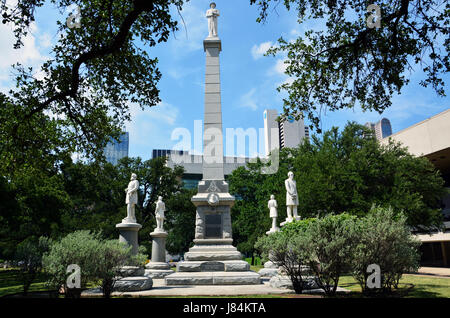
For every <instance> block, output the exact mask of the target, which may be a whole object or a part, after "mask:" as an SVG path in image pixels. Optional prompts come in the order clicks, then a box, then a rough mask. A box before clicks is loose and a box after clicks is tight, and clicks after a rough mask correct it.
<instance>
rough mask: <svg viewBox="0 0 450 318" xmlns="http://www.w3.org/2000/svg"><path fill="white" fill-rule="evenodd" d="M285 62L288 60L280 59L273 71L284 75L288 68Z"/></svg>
mask: <svg viewBox="0 0 450 318" xmlns="http://www.w3.org/2000/svg"><path fill="white" fill-rule="evenodd" d="M285 62H286V60H283V59H278V60H277V61H276V63H275V66H274V67H273V69H272V71H273V72H275V74H278V75H284V72H286V68H287V64H286V63H285Z"/></svg>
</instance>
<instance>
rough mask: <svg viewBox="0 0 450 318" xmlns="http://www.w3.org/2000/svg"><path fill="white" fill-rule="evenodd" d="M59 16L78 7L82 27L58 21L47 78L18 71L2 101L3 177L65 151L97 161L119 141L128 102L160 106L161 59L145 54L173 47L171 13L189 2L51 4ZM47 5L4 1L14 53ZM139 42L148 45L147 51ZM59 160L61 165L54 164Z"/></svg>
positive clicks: (63, 0) (40, 0)
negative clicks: (111, 140) (113, 141)
mask: <svg viewBox="0 0 450 318" xmlns="http://www.w3.org/2000/svg"><path fill="white" fill-rule="evenodd" d="M49 2H51V3H52V4H54V5H55V6H56V7H57V8H58V9H59V10H61V12H63V11H64V10H66V9H67V8H68V7H69V6H71V5H77V6H78V7H79V8H80V12H81V20H80V21H79V22H80V27H73V26H71V25H70V24H69V23H66V21H64V20H65V17H64V19H62V21H61V20H58V21H57V25H58V28H59V36H58V41H57V44H56V45H54V47H53V49H52V54H53V56H52V58H51V59H49V60H48V61H46V62H45V63H43V65H42V67H41V69H40V70H39V71H41V72H42V73H43V74H45V76H44V77H43V78H42V79H38V78H36V77H34V76H33V73H34V72H35V70H33V69H31V68H30V69H25V68H24V67H23V66H21V65H18V64H17V65H16V66H15V71H16V72H17V77H16V84H17V85H16V86H17V89H16V90H11V91H10V92H9V93H8V96H6V95H5V94H1V95H0V117H1V119H2V120H1V121H0V132H1V134H0V136H1V137H0V138H1V142H0V144H1V145H2V147H1V149H0V151H1V152H0V162H1V167H0V168H1V172H2V174H3V173H8V171H11V170H12V169H13V168H17V167H21V166H23V165H24V164H35V163H36V164H38V163H39V162H47V161H50V162H51V163H52V164H58V162H57V159H58V158H59V155H60V154H61V153H67V152H69V153H72V152H78V153H81V154H84V155H86V156H87V157H96V158H99V157H101V156H102V154H101V153H102V151H101V150H102V149H103V146H104V145H105V144H106V142H107V141H108V140H109V137H111V136H114V137H118V135H119V132H120V128H121V126H122V124H123V123H124V121H125V120H128V119H129V103H130V102H132V103H137V104H139V105H140V106H141V107H145V106H154V105H157V104H158V103H159V101H160V99H159V97H158V93H159V91H158V88H157V82H158V81H159V79H160V77H161V74H160V72H159V71H158V69H157V61H158V60H157V58H150V56H149V54H148V52H147V50H146V48H149V47H150V48H151V47H153V46H155V45H156V44H157V43H160V42H165V41H167V39H168V37H169V35H170V32H171V31H174V30H176V29H177V22H176V21H175V20H174V19H173V18H172V16H171V14H170V12H171V11H170V8H171V7H173V8H175V9H177V10H178V11H179V10H181V9H182V5H183V2H184V1H183V0H170V1H166V0H151V1H149V0H132V1H121V0H107V1H89V0H74V1H68V0H54V1H53V0H52V1H49ZM45 3H46V2H45V1H44V0H32V1H28V0H26V1H25V0H19V1H17V2H16V3H15V4H14V5H10V3H9V2H7V1H2V2H1V4H0V10H1V15H2V22H3V23H4V24H5V23H8V24H11V25H12V26H13V29H14V35H15V37H16V40H17V41H16V43H15V45H14V47H15V48H19V47H21V46H22V45H23V43H22V39H23V37H24V36H26V35H27V33H28V32H29V28H30V26H31V25H32V23H33V22H34V21H35V13H36V11H37V10H39V8H40V7H42V6H43V5H44V4H45ZM137 44H143V45H142V46H140V45H137ZM55 160H56V162H55Z"/></svg>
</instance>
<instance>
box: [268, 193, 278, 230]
mask: <svg viewBox="0 0 450 318" xmlns="http://www.w3.org/2000/svg"><path fill="white" fill-rule="evenodd" d="M267 207H268V208H269V211H270V212H269V213H270V214H269V216H270V217H271V218H272V228H271V229H270V230H269V231H268V232H266V234H270V233H273V232H278V231H279V230H280V229H279V228H278V227H277V217H278V211H277V208H278V204H277V200H275V196H274V195H273V194H272V195H271V196H270V200H269V202H268V203H267Z"/></svg>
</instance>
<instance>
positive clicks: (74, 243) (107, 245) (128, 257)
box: [43, 231, 147, 297]
mask: <svg viewBox="0 0 450 318" xmlns="http://www.w3.org/2000/svg"><path fill="white" fill-rule="evenodd" d="M142 252H143V249H140V251H139V253H138V254H137V255H132V253H131V247H130V246H127V245H126V244H125V243H121V242H119V241H118V240H104V239H103V238H102V237H101V236H100V233H94V232H90V231H76V232H73V233H70V234H68V235H67V236H65V237H64V238H62V239H61V240H60V241H59V242H55V243H54V244H53V245H52V246H51V249H50V251H49V253H48V254H46V255H45V256H44V258H43V264H44V269H45V271H46V272H47V273H48V274H49V276H50V281H49V283H50V285H51V286H52V287H54V288H55V289H57V290H59V288H60V287H61V286H64V290H66V291H68V288H67V285H66V280H67V277H68V274H67V267H68V266H69V265H71V264H76V265H78V266H80V269H81V289H83V288H86V284H87V283H89V282H92V281H100V284H101V286H102V290H103V294H104V296H105V297H109V296H110V294H111V292H112V289H113V286H114V282H115V281H116V279H118V278H120V276H121V270H120V269H121V268H122V267H123V266H125V265H131V266H143V264H144V261H145V259H146V258H147V256H146V255H144V254H142ZM67 295H68V294H67V293H66V296H67Z"/></svg>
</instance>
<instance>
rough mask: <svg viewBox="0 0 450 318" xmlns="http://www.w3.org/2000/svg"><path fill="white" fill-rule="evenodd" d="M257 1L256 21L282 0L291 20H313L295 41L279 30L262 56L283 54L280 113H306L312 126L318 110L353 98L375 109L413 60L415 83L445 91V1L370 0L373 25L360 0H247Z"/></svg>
mask: <svg viewBox="0 0 450 318" xmlns="http://www.w3.org/2000/svg"><path fill="white" fill-rule="evenodd" d="M250 3H251V4H257V5H258V6H259V8H260V17H259V18H258V19H257V21H258V22H261V21H265V20H266V18H267V16H268V14H269V12H271V11H272V10H271V7H275V6H276V5H278V4H280V3H283V4H284V6H285V7H286V8H287V9H288V10H293V11H294V10H295V11H296V16H297V18H298V23H299V24H302V23H305V22H306V21H309V22H315V21H320V22H323V23H324V25H325V28H324V29H321V30H317V31H315V30H306V31H305V32H304V34H302V35H300V36H299V37H298V38H297V39H295V40H289V39H285V38H283V37H281V38H280V39H279V41H278V43H277V45H276V46H274V47H272V48H271V49H270V50H269V51H268V54H269V55H275V54H283V55H286V57H287V58H286V61H285V64H286V72H285V73H286V74H287V75H288V76H290V77H292V78H293V81H292V82H289V83H285V84H283V85H281V86H280V87H279V88H278V90H286V91H287V93H288V98H286V99H285V100H284V116H285V117H287V116H289V115H294V116H295V117H296V119H299V118H300V117H301V116H302V113H303V114H304V115H306V116H307V117H308V118H309V119H310V120H311V122H312V123H313V125H314V126H315V127H316V128H317V130H318V131H319V132H320V128H319V122H320V116H321V113H322V111H325V110H327V111H336V110H339V109H345V108H353V107H354V106H355V105H358V104H359V105H360V106H361V107H362V109H363V110H375V111H377V112H379V113H380V114H381V113H382V112H383V111H384V110H385V109H386V108H388V107H390V106H391V98H392V96H393V95H394V94H398V93H400V92H401V90H402V88H403V87H404V86H405V85H407V84H408V83H409V78H408V76H407V75H405V73H406V72H407V71H410V70H412V69H413V66H414V64H415V66H418V67H419V68H421V69H422V71H423V72H424V73H425V78H424V79H423V80H422V81H421V82H420V84H421V85H422V86H425V87H427V86H428V85H431V86H432V87H433V89H434V90H435V91H436V93H437V94H438V96H445V87H446V86H445V83H444V81H443V75H444V74H445V73H448V72H449V71H450V58H449V55H448V53H449V50H450V37H449V34H450V28H449V24H450V6H449V4H448V2H447V1H434V0H425V1H424V0H406V1H405V0H396V1H388V0H384V1H377V2H376V3H375V4H376V5H377V6H379V7H380V10H381V12H380V14H381V17H380V18H379V22H380V27H379V28H375V27H372V28H370V27H369V26H368V24H367V20H368V18H369V15H370V14H369V13H368V12H367V7H368V5H369V4H371V2H368V1H346V0H336V1H317V0H309V1H300V0H284V1H281V0H273V1H272V0H250Z"/></svg>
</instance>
